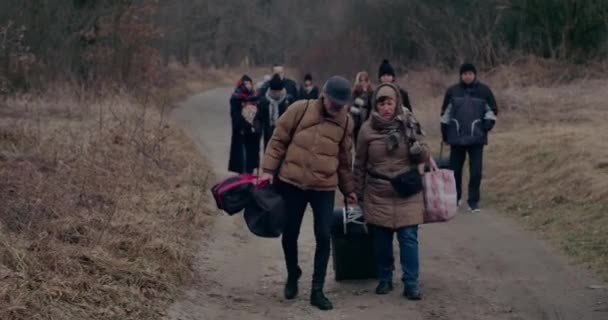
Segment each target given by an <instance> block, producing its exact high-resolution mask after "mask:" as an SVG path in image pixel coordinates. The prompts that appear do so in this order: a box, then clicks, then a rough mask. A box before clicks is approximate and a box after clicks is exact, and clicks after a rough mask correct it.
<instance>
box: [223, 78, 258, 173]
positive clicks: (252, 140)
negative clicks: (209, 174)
mask: <svg viewBox="0 0 608 320" xmlns="http://www.w3.org/2000/svg"><path fill="white" fill-rule="evenodd" d="M258 100H259V97H258V95H257V92H255V90H254V89H253V82H252V80H251V78H250V77H249V76H247V75H244V76H243V77H242V78H241V80H239V82H238V83H237V86H236V88H235V89H234V93H232V96H231V97H230V118H231V119H232V137H231V139H230V160H229V161H228V171H232V172H236V173H253V171H254V170H255V168H257V167H258V166H259V164H260V139H261V135H262V118H261V113H260V112H259V110H258V106H257V103H258Z"/></svg>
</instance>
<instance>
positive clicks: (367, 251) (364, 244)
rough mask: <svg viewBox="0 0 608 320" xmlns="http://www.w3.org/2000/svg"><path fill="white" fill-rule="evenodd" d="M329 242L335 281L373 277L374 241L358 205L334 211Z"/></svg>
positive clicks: (374, 269) (374, 273)
mask: <svg viewBox="0 0 608 320" xmlns="http://www.w3.org/2000/svg"><path fill="white" fill-rule="evenodd" d="M331 244H332V247H333V250H332V258H333V265H334V272H335V279H336V281H341V280H354V279H372V278H376V267H375V264H374V246H373V241H372V237H371V235H370V234H369V232H368V230H367V226H366V224H365V220H364V219H363V213H362V212H361V209H360V208H359V207H349V206H345V207H344V208H337V209H335V210H334V212H333V221H332V229H331Z"/></svg>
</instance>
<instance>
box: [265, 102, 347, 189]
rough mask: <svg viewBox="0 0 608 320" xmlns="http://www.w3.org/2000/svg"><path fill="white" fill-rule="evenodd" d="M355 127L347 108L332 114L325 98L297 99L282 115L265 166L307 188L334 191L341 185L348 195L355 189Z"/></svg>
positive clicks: (283, 179) (270, 144)
mask: <svg viewBox="0 0 608 320" xmlns="http://www.w3.org/2000/svg"><path fill="white" fill-rule="evenodd" d="M307 104H308V108H307V107H306V105H307ZM305 111H306V112H305ZM300 118H301V119H302V120H301V121H300V124H299V126H298V128H297V130H296V128H294V127H295V126H296V125H297V123H298V120H299V119H300ZM353 126H354V124H353V121H352V119H350V116H349V115H348V110H347V108H343V109H342V110H341V111H340V112H339V113H338V114H337V115H335V116H334V117H332V116H330V115H329V114H328V113H327V111H325V108H324V107H323V103H322V100H321V99H318V100H300V101H297V102H295V103H294V104H292V105H291V106H289V107H288V108H287V111H285V113H284V114H283V115H282V116H281V117H280V118H279V120H278V122H277V125H276V128H275V129H274V133H273V135H272V138H271V140H270V142H269V144H268V147H267V149H266V154H265V155H264V162H263V165H262V168H263V170H264V172H267V173H271V174H274V173H276V172H277V171H278V173H279V179H281V180H282V181H285V182H287V183H290V184H293V185H295V186H297V187H299V188H301V189H304V190H319V191H330V190H335V189H336V187H337V186H339V187H340V191H342V193H343V194H345V195H347V194H349V193H351V192H354V190H355V186H354V180H353V176H352V172H351V167H352V131H353ZM292 132H293V138H291V133H292ZM290 140H291V142H290Z"/></svg>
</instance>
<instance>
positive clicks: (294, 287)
mask: <svg viewBox="0 0 608 320" xmlns="http://www.w3.org/2000/svg"><path fill="white" fill-rule="evenodd" d="M350 100H351V89H350V83H349V82H348V80H346V79H344V78H342V77H338V76H334V77H331V78H329V80H327V82H326V83H325V85H324V87H323V93H322V94H321V97H320V98H319V99H317V100H301V101H298V102H296V103H294V104H292V105H291V106H289V107H288V108H287V111H286V112H285V113H284V114H283V115H282V116H281V117H280V118H279V120H278V122H277V125H276V128H275V130H274V133H273V135H272V138H271V140H270V142H269V144H268V148H267V149H266V154H265V156H264V161H263V165H262V167H263V170H264V174H263V175H262V178H261V179H269V180H273V179H274V177H275V176H276V177H277V179H276V180H278V181H276V184H275V185H276V187H277V190H278V192H279V193H281V195H282V196H283V199H284V200H285V203H286V204H287V206H288V209H287V211H286V213H285V215H286V217H285V218H286V223H285V229H284V231H283V238H282V245H283V252H284V254H285V262H286V265H287V273H288V276H287V284H286V285H285V292H284V294H285V298H286V299H294V298H295V297H296V296H297V293H298V279H299V278H300V276H301V274H302V271H301V269H300V267H299V266H298V235H299V233H300V226H301V224H302V218H303V216H304V211H305V210H306V207H307V205H308V204H310V206H311V207H312V211H313V215H314V230H315V239H316V242H317V247H316V251H315V262H314V274H313V280H312V291H311V296H310V302H311V304H312V305H314V306H316V307H318V308H319V309H321V310H330V309H332V308H333V305H332V303H331V302H330V301H329V300H328V299H327V298H326V297H325V295H324V294H323V285H324V282H325V275H326V272H327V264H328V262H329V254H330V227H331V221H332V213H333V209H334V197H335V195H334V192H335V191H334V190H335V189H336V187H339V188H340V191H341V192H342V193H343V194H344V195H345V196H346V197H347V199H348V201H349V202H351V203H356V202H357V198H356V195H355V192H354V191H355V185H354V181H353V177H352V173H351V166H352V131H353V127H354V123H353V121H352V119H351V118H350V116H349V114H348V110H347V107H346V106H347V105H348V104H350Z"/></svg>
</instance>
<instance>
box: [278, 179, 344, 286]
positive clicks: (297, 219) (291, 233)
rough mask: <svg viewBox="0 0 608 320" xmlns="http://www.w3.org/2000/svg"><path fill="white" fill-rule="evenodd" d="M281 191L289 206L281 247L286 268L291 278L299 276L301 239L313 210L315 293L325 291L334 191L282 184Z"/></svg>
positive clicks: (279, 182)
mask: <svg viewBox="0 0 608 320" xmlns="http://www.w3.org/2000/svg"><path fill="white" fill-rule="evenodd" d="M277 190H278V191H279V192H280V193H281V195H282V196H283V200H284V201H285V204H286V205H287V210H286V212H285V214H286V217H285V229H284V230H283V237H282V239H281V243H282V245H283V253H284V254H285V264H286V266H287V273H288V274H289V275H294V274H297V273H298V271H297V270H299V268H300V267H299V265H298V236H299V235H300V227H301V226H302V219H303V218H304V212H305V211H306V206H307V205H308V204H310V206H311V207H312V212H313V218H314V232H315V240H316V243H317V247H316V250H315V262H314V272H313V276H312V287H313V289H323V285H324V283H325V275H326V274H327V264H328V263H329V254H330V250H331V249H330V248H331V247H330V243H331V222H332V214H333V210H334V194H335V192H334V191H314V190H302V189H300V188H298V187H296V186H294V185H291V184H289V183H285V182H282V181H278V182H277Z"/></svg>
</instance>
